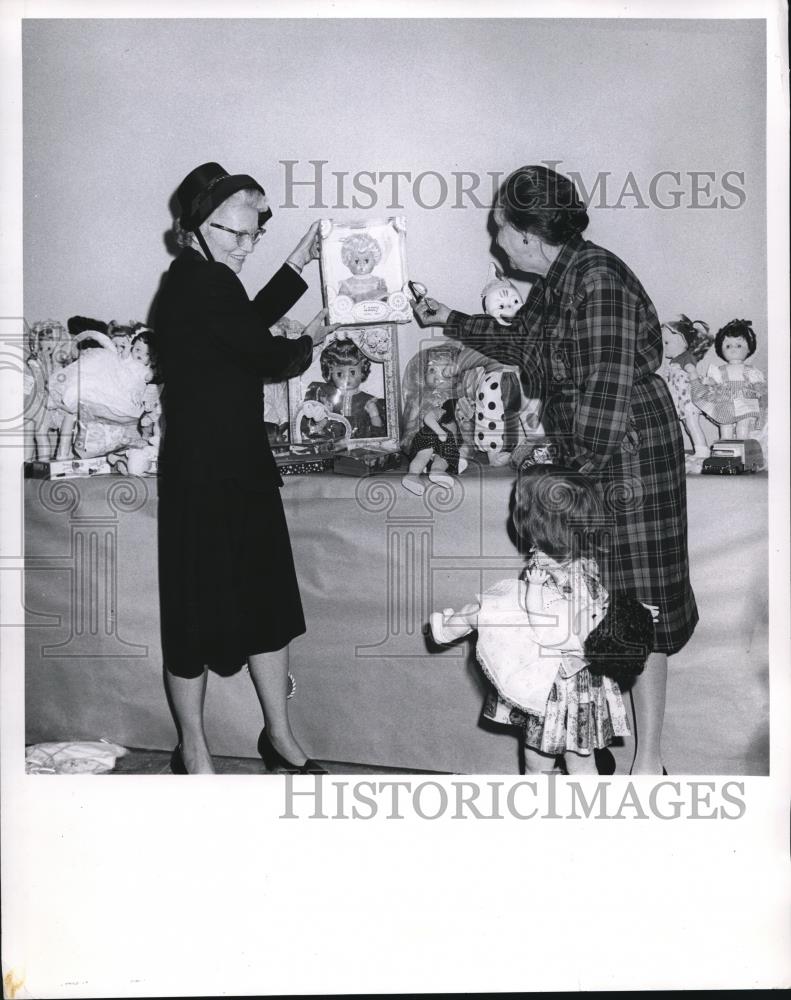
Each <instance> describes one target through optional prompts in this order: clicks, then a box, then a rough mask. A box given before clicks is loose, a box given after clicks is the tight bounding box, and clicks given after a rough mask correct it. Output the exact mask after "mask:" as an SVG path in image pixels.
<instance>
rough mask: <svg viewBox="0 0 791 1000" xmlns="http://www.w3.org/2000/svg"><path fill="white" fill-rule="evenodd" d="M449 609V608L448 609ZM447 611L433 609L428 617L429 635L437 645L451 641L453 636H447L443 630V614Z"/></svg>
mask: <svg viewBox="0 0 791 1000" xmlns="http://www.w3.org/2000/svg"><path fill="white" fill-rule="evenodd" d="M449 611H450V609H449ZM446 613H448V612H442V611H435V612H434V613H433V614H432V615H431V617H430V618H429V628H430V629H431V637H432V639H433V640H434V642H436V643H438V644H439V645H441V646H442V645H446V644H447V643H449V642H453V636H449V635H448V633H447V632H446V631H445V614H446Z"/></svg>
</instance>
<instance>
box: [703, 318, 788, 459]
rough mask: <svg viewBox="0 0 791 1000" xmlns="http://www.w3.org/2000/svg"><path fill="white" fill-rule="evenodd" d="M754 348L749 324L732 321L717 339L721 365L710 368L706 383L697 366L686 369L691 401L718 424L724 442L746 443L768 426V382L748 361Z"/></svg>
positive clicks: (716, 346)
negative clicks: (756, 432)
mask: <svg viewBox="0 0 791 1000" xmlns="http://www.w3.org/2000/svg"><path fill="white" fill-rule="evenodd" d="M755 348H756V337H755V331H754V330H753V328H752V324H751V322H750V320H748V319H733V320H731V321H730V323H726V324H725V326H723V327H722V329H720V330H719V331H718V332H717V336H716V337H715V338H714V350H715V351H716V352H717V355H718V356H719V357H720V358H721V359H722V363H721V364H716V365H710V366H709V370H708V372H707V373H706V377H705V378H703V379H701V378H700V376H699V375H698V372H697V369H696V368H695V366H694V365H692V364H688V365H686V366H685V370H686V371H687V373H688V375H689V379H690V392H691V395H692V399H693V401H694V402H695V404H696V406H697V407H698V408H699V409H700V410H702V412H703V413H705V414H706V416H707V417H708V418H709V419H710V420H712V421H713V422H714V423H715V424H719V427H720V437H721V438H739V439H741V440H744V439H745V438H748V437H751V436H752V434H753V432H754V431H756V430H759V429H760V428H762V427H763V426H764V424H765V422H766V403H767V390H768V387H767V384H766V378H765V376H764V373H763V372H762V371H760V370H759V369H758V368H756V367H755V366H754V365H751V364H749V363H748V361H747V358H749V357H752V355H753V354H755Z"/></svg>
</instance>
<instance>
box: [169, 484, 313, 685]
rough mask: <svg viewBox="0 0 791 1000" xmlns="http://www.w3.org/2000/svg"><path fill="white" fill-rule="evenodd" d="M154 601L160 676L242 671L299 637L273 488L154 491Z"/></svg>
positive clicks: (292, 579) (298, 610)
mask: <svg viewBox="0 0 791 1000" xmlns="http://www.w3.org/2000/svg"><path fill="white" fill-rule="evenodd" d="M159 592H160V613H161V623H162V650H163V653H164V658H165V666H166V668H167V669H168V670H169V671H170V672H171V673H173V674H175V675H177V676H179V677H198V676H199V675H200V674H201V673H202V672H203V668H204V666H208V667H209V668H210V669H212V670H214V671H216V672H217V673H220V674H232V673H235V672H236V671H237V670H239V669H240V668H241V667H242V665H243V664H244V663H245V662H246V660H247V658H248V657H249V656H251V655H252V654H254V653H265V652H271V651H274V650H277V649H282V648H283V647H284V646H286V645H287V644H288V643H289V642H290V641H291V640H292V639H294V638H295V637H296V636H298V635H301V634H302V633H303V632H304V631H305V618H304V615H303V612H302V602H301V599H300V596H299V586H298V584H297V577H296V572H295V570H294V559H293V555H292V552H291V543H290V540H289V536H288V526H287V524H286V518H285V514H284V512H283V504H282V501H281V499H280V491H279V489H278V488H277V486H275V485H272V486H271V487H265V488H262V489H259V488H255V489H252V488H251V487H250V486H248V485H245V484H244V483H242V482H240V481H237V480H232V479H227V480H221V481H218V482H214V483H206V484H201V485H196V484H193V483H182V482H168V481H167V477H162V478H161V479H160V484H159Z"/></svg>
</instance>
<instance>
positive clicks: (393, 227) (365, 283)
mask: <svg viewBox="0 0 791 1000" xmlns="http://www.w3.org/2000/svg"><path fill="white" fill-rule="evenodd" d="M320 235H321V276H322V293H323V295H324V304H325V305H326V306H327V308H328V309H329V316H328V319H329V322H330V323H341V324H343V325H344V326H347V325H359V324H363V323H383V322H384V323H409V322H411V319H412V313H411V308H410V305H409V299H408V297H407V294H406V282H407V270H406V249H405V237H406V223H405V220H404V219H403V218H402V217H400V216H399V217H394V218H391V219H387V220H386V221H384V222H381V221H380V222H369V223H363V222H355V223H350V224H345V225H344V224H341V223H336V222H334V221H333V220H332V219H324V220H322V223H321V228H320Z"/></svg>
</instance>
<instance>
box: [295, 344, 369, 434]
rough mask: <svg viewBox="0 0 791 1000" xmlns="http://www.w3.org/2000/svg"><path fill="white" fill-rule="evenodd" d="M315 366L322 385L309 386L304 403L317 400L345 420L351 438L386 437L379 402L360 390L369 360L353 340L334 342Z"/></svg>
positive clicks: (366, 374) (311, 384) (366, 373)
mask: <svg viewBox="0 0 791 1000" xmlns="http://www.w3.org/2000/svg"><path fill="white" fill-rule="evenodd" d="M319 363H320V365H321V377H322V378H323V379H324V381H323V382H311V383H310V385H309V386H308V388H307V390H306V392H305V399H306V400H317V401H318V402H320V403H323V404H324V405H325V406H326V407H327V409H328V410H329V411H332V412H333V413H340V414H341V416H344V417H346V419H347V420H348V421H349V425H350V427H351V436H352V437H353V438H375V437H387V421H386V416H385V412H384V405H383V400H381V399H379V398H378V397H376V396H374V395H372V394H371V393H369V392H366V391H365V390H364V389H362V388H360V386H361V385H362V383H363V382H365V381H366V380H367V378H368V376H369V375H370V374H371V360H370V358H367V357H366V356H365V355H364V354H363V352H362V351H361V350H360V348H359V347H358V346H357V345H356V344H355V343H354V341H353V340H340V339H336V340H333V341H332V343H330V344H327V346H326V347H325V348H324V350H323V351H322V352H321V355H320V358H319ZM329 427H330V430H332V428H333V427H338V425H337V424H329ZM303 433H306V430H305V429H303ZM333 433H334V432H333Z"/></svg>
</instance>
